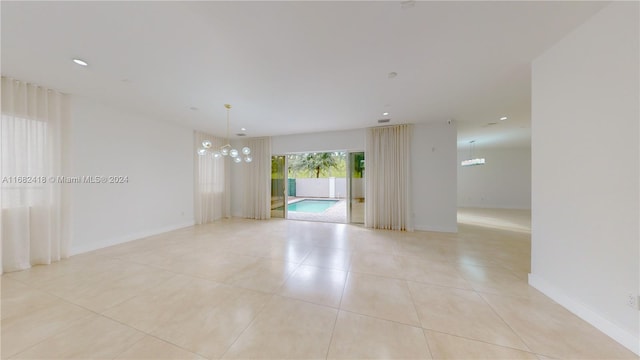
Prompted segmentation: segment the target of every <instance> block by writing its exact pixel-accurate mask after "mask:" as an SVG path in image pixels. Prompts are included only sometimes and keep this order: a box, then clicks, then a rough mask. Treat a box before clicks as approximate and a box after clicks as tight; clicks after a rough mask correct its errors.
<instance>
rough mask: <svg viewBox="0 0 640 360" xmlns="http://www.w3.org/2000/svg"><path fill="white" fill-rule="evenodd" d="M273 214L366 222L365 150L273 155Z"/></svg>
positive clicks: (304, 218)
mask: <svg viewBox="0 0 640 360" xmlns="http://www.w3.org/2000/svg"><path fill="white" fill-rule="evenodd" d="M271 216H272V217H275V218H285V219H291V220H306V221H321V222H333V223H349V222H354V223H364V152H357V153H354V152H346V151H333V152H307V153H295V154H294V153H290V154H285V155H275V156H273V157H272V160H271Z"/></svg>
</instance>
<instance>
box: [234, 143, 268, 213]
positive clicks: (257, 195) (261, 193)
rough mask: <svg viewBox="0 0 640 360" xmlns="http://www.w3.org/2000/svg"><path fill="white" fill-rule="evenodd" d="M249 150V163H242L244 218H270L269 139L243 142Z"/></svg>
mask: <svg viewBox="0 0 640 360" xmlns="http://www.w3.org/2000/svg"><path fill="white" fill-rule="evenodd" d="M245 144H246V146H249V148H251V157H252V158H253V161H252V162H251V163H244V164H242V165H240V164H238V165H240V166H243V174H244V192H243V193H244V206H243V208H244V214H243V215H244V217H246V218H249V219H258V220H265V219H269V218H271V138H268V137H267V138H254V139H249V140H248V141H246V142H245Z"/></svg>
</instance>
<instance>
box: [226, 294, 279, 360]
mask: <svg viewBox="0 0 640 360" xmlns="http://www.w3.org/2000/svg"><path fill="white" fill-rule="evenodd" d="M275 296H276V294H271V295H270V296H269V300H267V301H265V303H264V305H262V308H260V310H258V312H257V313H256V316H254V317H253V319H251V321H250V322H249V324H247V326H245V327H244V329H242V331H240V333H238V336H236V338H235V339H234V340H233V342H231V344H230V345H229V347H228V348H227V349H226V350H225V351H224V352H223V353H222V355H220V357H219V358H220V359H223V358H224V356H225V355H227V353H228V352H229V350H231V348H232V347H233V345H235V343H236V342H237V341H238V339H240V337H241V336H242V335H243V334H244V333H245V331H247V329H248V328H250V327H251V325H253V323H255V322H256V319H257V318H258V317H259V316H260V314H262V313H263V312H264V309H266V308H267V306H269V304H270V303H271V302H272V301H273V298H274V297H275Z"/></svg>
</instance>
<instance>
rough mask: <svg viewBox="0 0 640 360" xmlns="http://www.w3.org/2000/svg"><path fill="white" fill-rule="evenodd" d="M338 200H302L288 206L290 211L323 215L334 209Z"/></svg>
mask: <svg viewBox="0 0 640 360" xmlns="http://www.w3.org/2000/svg"><path fill="white" fill-rule="evenodd" d="M337 202H338V200H308V199H305V200H300V201H296V202H294V203H291V204H289V205H287V209H288V210H289V211H299V212H307V213H321V212H323V211H325V210H327V209H328V208H330V207H332V206H333V205H335V204H336V203H337Z"/></svg>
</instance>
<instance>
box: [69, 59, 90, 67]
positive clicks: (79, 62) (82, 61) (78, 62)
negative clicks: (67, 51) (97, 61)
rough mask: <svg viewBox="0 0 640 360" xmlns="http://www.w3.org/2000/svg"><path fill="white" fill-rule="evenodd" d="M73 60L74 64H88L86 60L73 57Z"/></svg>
mask: <svg viewBox="0 0 640 360" xmlns="http://www.w3.org/2000/svg"><path fill="white" fill-rule="evenodd" d="M73 62H74V63H76V64H78V65H81V66H87V65H89V64H87V62H86V61H84V60H81V59H73Z"/></svg>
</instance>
